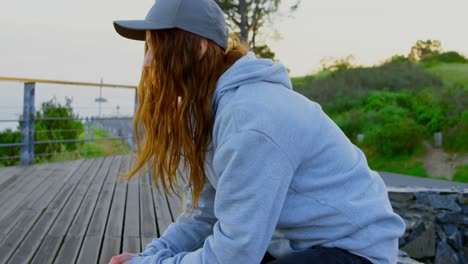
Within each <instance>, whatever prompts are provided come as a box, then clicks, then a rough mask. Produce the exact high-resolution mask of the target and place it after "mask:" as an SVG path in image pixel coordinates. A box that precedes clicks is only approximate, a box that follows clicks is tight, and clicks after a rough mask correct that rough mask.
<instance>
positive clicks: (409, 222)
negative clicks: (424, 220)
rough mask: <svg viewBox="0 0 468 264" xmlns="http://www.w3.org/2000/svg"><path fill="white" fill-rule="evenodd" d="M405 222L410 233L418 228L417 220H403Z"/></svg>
mask: <svg viewBox="0 0 468 264" xmlns="http://www.w3.org/2000/svg"><path fill="white" fill-rule="evenodd" d="M403 221H405V226H406V230H408V231H412V230H414V229H415V228H416V226H417V225H418V221H415V220H412V219H405V218H403Z"/></svg>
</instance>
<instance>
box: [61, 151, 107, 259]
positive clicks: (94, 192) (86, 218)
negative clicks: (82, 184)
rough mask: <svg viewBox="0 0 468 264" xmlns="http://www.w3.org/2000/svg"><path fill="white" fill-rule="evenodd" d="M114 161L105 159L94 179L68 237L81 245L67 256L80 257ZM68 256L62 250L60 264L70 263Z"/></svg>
mask: <svg viewBox="0 0 468 264" xmlns="http://www.w3.org/2000/svg"><path fill="white" fill-rule="evenodd" d="M112 159H113V157H106V158H105V159H104V163H103V165H102V167H101V168H100V169H99V171H98V173H97V175H96V177H95V178H94V179H93V181H92V183H91V186H90V187H89V190H88V192H87V194H86V196H85V198H84V200H83V202H82V204H81V206H80V208H79V210H78V213H77V214H76V216H75V218H74V221H73V223H72V225H71V228H70V229H69V230H68V233H67V235H66V236H67V237H68V236H72V237H75V238H78V240H79V241H80V243H79V245H78V247H76V248H74V249H73V250H75V251H76V253H75V252H72V253H71V252H65V253H66V254H71V255H73V256H75V255H79V252H80V250H81V246H82V244H83V240H84V237H85V234H86V231H87V229H88V225H89V223H90V221H91V217H92V215H93V212H94V209H95V206H96V203H97V201H98V198H99V194H100V191H101V188H102V185H103V183H104V181H105V179H106V176H107V175H108V172H109V169H110V166H111V164H112ZM66 256H67V255H63V253H62V250H60V252H59V255H58V257H57V258H58V259H60V260H61V261H64V262H59V263H68V260H67V257H66Z"/></svg>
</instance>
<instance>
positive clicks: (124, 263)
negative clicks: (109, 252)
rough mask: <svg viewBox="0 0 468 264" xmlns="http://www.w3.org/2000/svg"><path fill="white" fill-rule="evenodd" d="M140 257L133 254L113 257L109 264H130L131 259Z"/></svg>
mask: <svg viewBox="0 0 468 264" xmlns="http://www.w3.org/2000/svg"><path fill="white" fill-rule="evenodd" d="M136 256H138V255H137V254H133V253H127V252H125V253H123V254H120V255H117V256H113V257H112V258H111V260H110V262H109V264H130V259H132V258H133V257H136Z"/></svg>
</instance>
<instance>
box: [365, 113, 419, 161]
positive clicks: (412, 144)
mask: <svg viewBox="0 0 468 264" xmlns="http://www.w3.org/2000/svg"><path fill="white" fill-rule="evenodd" d="M422 132H423V131H422V128H421V127H420V126H419V125H418V124H416V123H415V122H414V121H412V120H405V121H402V122H398V123H387V124H384V125H382V126H378V127H375V128H374V129H372V130H370V131H369V132H368V133H367V134H366V137H365V139H364V144H365V145H366V146H367V147H369V148H371V149H372V150H373V151H374V152H376V153H378V154H379V155H381V156H384V157H391V156H398V155H402V154H403V155H410V154H413V153H414V151H415V150H416V148H417V146H418V145H419V144H420V141H421V139H422V134H423V133H422Z"/></svg>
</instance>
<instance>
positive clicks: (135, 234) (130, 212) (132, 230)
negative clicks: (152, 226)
mask: <svg viewBox="0 0 468 264" xmlns="http://www.w3.org/2000/svg"><path fill="white" fill-rule="evenodd" d="M138 181H139V177H133V178H132V179H131V180H130V181H129V183H128V188H127V201H126V206H125V225H124V233H123V252H133V253H136V252H140V251H141V240H140V203H139V200H140V199H139V184H138Z"/></svg>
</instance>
